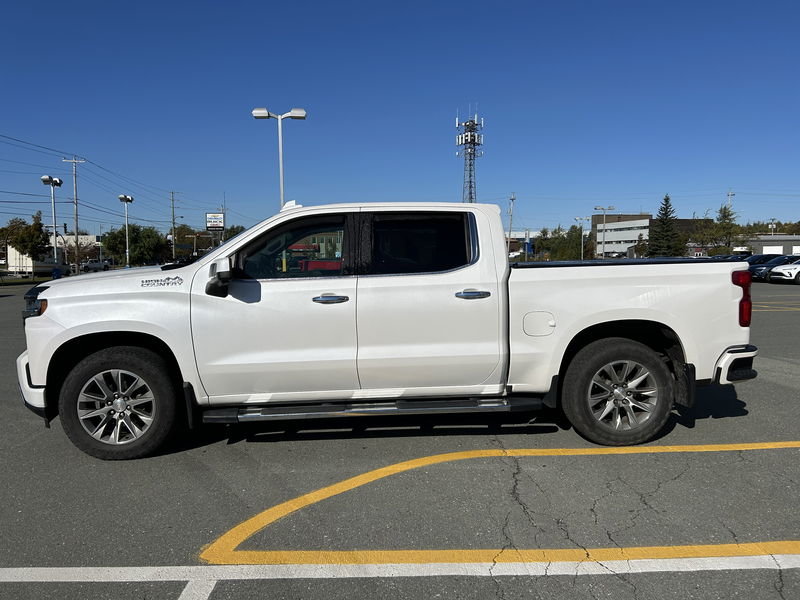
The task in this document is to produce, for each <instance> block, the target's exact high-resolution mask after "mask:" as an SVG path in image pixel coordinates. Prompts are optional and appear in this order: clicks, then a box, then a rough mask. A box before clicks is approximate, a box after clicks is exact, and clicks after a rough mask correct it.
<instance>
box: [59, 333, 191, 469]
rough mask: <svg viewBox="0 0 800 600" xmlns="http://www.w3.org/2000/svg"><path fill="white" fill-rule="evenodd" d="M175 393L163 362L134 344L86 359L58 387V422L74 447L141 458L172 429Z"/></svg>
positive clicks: (104, 454)
mask: <svg viewBox="0 0 800 600" xmlns="http://www.w3.org/2000/svg"><path fill="white" fill-rule="evenodd" d="M176 397H177V393H176V389H175V385H174V384H173V382H172V380H171V379H170V377H169V375H168V374H167V369H166V365H165V363H164V361H163V360H162V359H161V358H160V357H159V356H158V355H157V354H155V353H154V352H151V351H150V350H146V349H144V348H138V347H134V346H117V347H113V348H107V349H104V350H100V351H98V352H95V353H94V354H91V355H89V356H87V357H86V358H84V359H83V360H82V361H81V362H79V363H78V364H77V365H76V366H75V368H74V369H73V370H72V371H71V372H70V374H69V375H68V376H67V378H66V379H65V381H64V385H63V387H62V388H61V394H60V396H59V399H58V408H59V413H60V417H61V423H62V425H63V427H64V431H65V432H66V434H67V436H69V439H70V440H71V441H72V443H73V444H75V446H77V447H78V448H80V449H81V450H83V451H84V452H86V453H87V454H90V455H92V456H94V457H97V458H102V459H104V460H125V459H132V458H141V457H143V456H147V455H149V454H152V453H153V452H155V451H156V450H158V449H159V448H160V447H161V446H163V444H164V442H166V440H167V439H168V438H169V436H170V434H171V433H172V431H173V430H174V429H175V423H176V420H177V415H176Z"/></svg>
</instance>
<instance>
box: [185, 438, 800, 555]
mask: <svg viewBox="0 0 800 600" xmlns="http://www.w3.org/2000/svg"><path fill="white" fill-rule="evenodd" d="M790 448H796V449H800V441H789V442H762V443H749V444H707V445H686V446H627V447H622V448H608V447H603V448H546V449H536V448H533V449H509V450H505V449H487V450H471V451H465V452H451V453H447V454H436V455H433V456H426V457H422V458H416V459H413V460H407V461H403V462H400V463H396V464H393V465H389V466H386V467H382V468H380V469H375V470H373V471H368V472H367V473H363V474H361V475H357V476H355V477H351V478H349V479H345V480H343V481H340V482H338V483H335V484H333V485H329V486H327V487H324V488H321V489H318V490H315V491H313V492H309V493H308V494H304V495H302V496H298V497H297V498H294V499H292V500H288V501H287V502H283V503H281V504H278V505H276V506H273V507H272V508H269V509H267V510H265V511H263V512H261V513H259V514H257V515H256V516H254V517H252V518H250V519H248V520H247V521H244V522H243V523H241V524H239V525H237V526H236V527H234V528H233V529H231V530H229V531H228V532H227V533H225V534H223V535H222V536H220V537H219V538H218V539H217V540H216V541H214V542H213V543H211V544H210V545H209V546H207V547H206V548H205V549H204V550H203V551H202V553H201V554H200V558H201V559H202V560H204V561H206V562H208V563H212V564H218V565H231V564H250V565H254V564H388V563H392V564H403V563H474V562H493V561H497V562H559V561H576V560H577V561H605V560H633V559H641V558H685V557H708V556H754V555H759V556H763V555H768V554H800V541H794V540H788V541H780V542H763V543H756V544H720V545H710V546H709V545H701V546H694V545H693V546H647V547H637V548H596V549H589V550H586V551H583V550H574V549H551V550H537V549H533V550H514V549H507V550H500V549H497V550H491V549H489V550H457V549H454V550H343V551H316V550H288V551H272V550H270V551H261V550H237V548H238V547H239V546H240V545H241V544H242V542H244V541H245V540H247V539H248V538H249V537H251V536H252V535H254V534H255V533H257V532H259V531H261V530H262V529H264V528H265V527H267V526H269V525H270V524H272V523H274V522H275V521H277V520H278V519H281V518H283V517H285V516H287V515H290V514H292V513H294V512H296V511H298V510H300V509H301V508H305V507H306V506H310V505H312V504H316V503H317V502H320V501H322V500H325V499H327V498H331V497H333V496H337V495H339V494H341V493H343V492H348V491H350V490H354V489H356V488H359V487H361V486H363V485H366V484H368V483H372V482H374V481H377V480H379V479H383V478H384V477H390V476H392V475H397V474H399V473H404V472H406V471H411V470H413V469H418V468H420V467H426V466H430V465H436V464H441V463H446V462H454V461H459V460H468V459H473V458H503V457H528V456H608V455H624V454H668V453H686V452H739V451H753V450H781V449H790Z"/></svg>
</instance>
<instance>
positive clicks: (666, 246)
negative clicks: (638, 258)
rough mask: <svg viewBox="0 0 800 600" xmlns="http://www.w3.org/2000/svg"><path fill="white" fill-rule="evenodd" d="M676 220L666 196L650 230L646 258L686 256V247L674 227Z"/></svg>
mask: <svg viewBox="0 0 800 600" xmlns="http://www.w3.org/2000/svg"><path fill="white" fill-rule="evenodd" d="M677 220H678V218H677V217H676V216H675V209H674V208H673V207H672V201H671V200H670V199H669V194H667V195H666V196H664V199H663V200H662V201H661V206H660V207H659V209H658V215H656V218H655V222H654V223H653V227H652V228H651V229H650V240H649V241H648V254H647V255H648V256H683V255H685V254H686V245H685V244H684V243H683V240H682V239H681V236H680V235H678V231H677V227H676V225H675V223H676V221H677Z"/></svg>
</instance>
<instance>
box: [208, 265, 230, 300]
mask: <svg viewBox="0 0 800 600" xmlns="http://www.w3.org/2000/svg"><path fill="white" fill-rule="evenodd" d="M209 275H210V276H211V279H209V280H208V283H207V284H206V294H208V295H209V296H217V297H218V298H226V297H227V296H228V285H229V284H230V282H231V261H230V259H229V258H221V259H219V260H218V261H216V262H214V263H211V267H210V269H209Z"/></svg>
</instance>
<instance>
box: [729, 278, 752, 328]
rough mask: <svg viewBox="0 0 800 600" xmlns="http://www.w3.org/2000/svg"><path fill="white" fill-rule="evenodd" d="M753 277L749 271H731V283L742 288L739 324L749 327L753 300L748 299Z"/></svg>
mask: <svg viewBox="0 0 800 600" xmlns="http://www.w3.org/2000/svg"><path fill="white" fill-rule="evenodd" d="M752 280H753V278H752V276H751V275H750V271H748V270H747V269H745V270H744V271H734V272H733V273H731V281H733V285H738V286H739V287H740V288H742V299H741V300H739V326H740V327H750V318H751V317H752V314H753V301H752V300H751V299H750V283H751V282H752Z"/></svg>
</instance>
